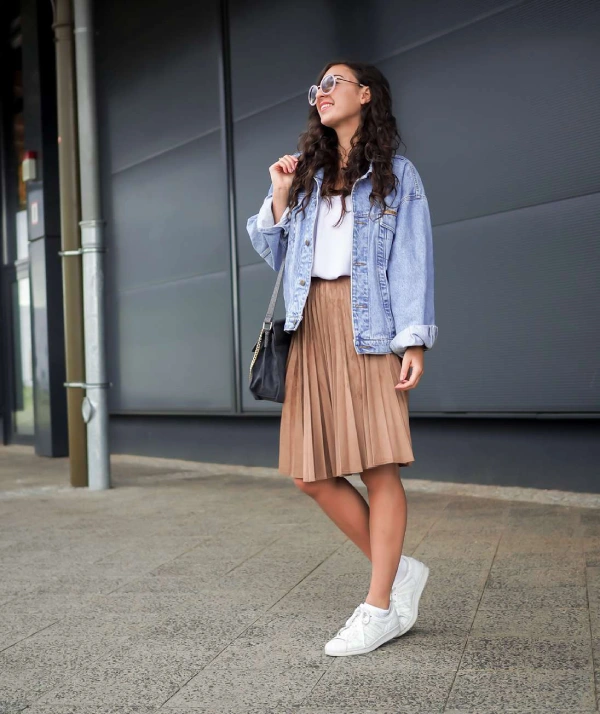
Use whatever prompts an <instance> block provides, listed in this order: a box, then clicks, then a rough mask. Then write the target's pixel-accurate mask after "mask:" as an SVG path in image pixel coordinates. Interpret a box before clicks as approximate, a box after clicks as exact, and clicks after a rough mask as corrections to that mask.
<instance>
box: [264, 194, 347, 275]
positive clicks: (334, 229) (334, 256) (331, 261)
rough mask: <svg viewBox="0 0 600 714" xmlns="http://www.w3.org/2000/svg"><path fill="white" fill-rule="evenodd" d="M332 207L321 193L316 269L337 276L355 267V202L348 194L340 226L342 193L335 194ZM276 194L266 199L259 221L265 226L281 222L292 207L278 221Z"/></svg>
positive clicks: (345, 273)
mask: <svg viewBox="0 0 600 714" xmlns="http://www.w3.org/2000/svg"><path fill="white" fill-rule="evenodd" d="M330 198H331V208H330V207H329V204H328V202H327V199H325V198H323V196H319V210H318V215H317V222H316V227H315V245H314V257H313V268H312V273H311V275H313V276H314V277H317V278H325V279H326V280H335V278H339V277H340V276H341V275H350V274H351V270H352V233H353V231H354V214H353V212H352V205H351V203H350V201H349V200H348V199H349V198H350V197H349V196H346V208H347V213H346V215H345V216H344V220H343V221H342V222H341V223H340V225H339V226H336V225H335V224H336V223H337V222H338V220H339V218H340V214H341V212H342V196H331V197H330ZM272 205H273V198H272V197H271V196H269V197H268V198H266V199H265V201H264V203H263V205H262V207H261V209H260V212H259V217H258V221H259V224H260V225H261V226H263V227H264V228H270V227H273V226H274V225H280V224H281V223H282V221H283V220H284V219H285V217H286V216H287V213H288V211H289V209H288V208H286V209H285V211H284V212H283V215H282V216H281V218H280V219H279V223H277V224H275V219H274V218H273V209H272Z"/></svg>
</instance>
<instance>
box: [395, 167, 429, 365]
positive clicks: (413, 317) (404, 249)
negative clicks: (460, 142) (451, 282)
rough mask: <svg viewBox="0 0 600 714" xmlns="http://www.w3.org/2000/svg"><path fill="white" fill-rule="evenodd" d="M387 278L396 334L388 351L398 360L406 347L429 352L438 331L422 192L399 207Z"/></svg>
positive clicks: (427, 209) (425, 212)
mask: <svg viewBox="0 0 600 714" xmlns="http://www.w3.org/2000/svg"><path fill="white" fill-rule="evenodd" d="M419 184H420V181H419V182H418V184H417V185H419ZM387 274H388V281H389V284H390V301H391V308H392V315H393V318H394V326H395V332H396V334H395V336H394V338H393V339H392V341H391V343H390V349H391V350H392V352H395V353H396V354H397V355H399V356H400V357H403V356H404V353H405V352H406V350H407V348H408V347H415V346H422V347H423V348H424V349H425V350H429V349H431V348H432V347H433V344H434V342H435V341H436V339H437V334H438V328H437V325H435V310H434V295H433V282H434V265H433V237H432V227H431V217H430V215H429V204H428V201H427V197H426V196H425V193H424V192H423V191H417V192H413V193H411V194H409V195H408V196H406V197H405V198H404V199H403V200H402V201H401V203H400V205H399V206H398V214H397V217H396V231H395V234H394V237H393V239H392V246H391V249H390V257H389V262H388V268H387Z"/></svg>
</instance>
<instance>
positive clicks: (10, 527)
mask: <svg viewBox="0 0 600 714" xmlns="http://www.w3.org/2000/svg"><path fill="white" fill-rule="evenodd" d="M165 463H166V465H161V462H159V461H156V462H155V463H154V464H153V465H148V464H147V463H133V464H132V463H127V462H124V461H119V460H117V461H114V462H113V469H114V470H113V476H114V480H115V483H116V485H118V488H115V489H113V490H111V491H108V492H102V493H93V492H88V491H87V490H74V489H70V488H69V487H68V464H67V461H66V460H65V459H58V460H57V459H54V460H50V459H40V458H37V457H35V456H33V455H31V454H30V453H29V452H27V451H26V450H23V449H21V450H19V449H11V448H4V449H1V448H0V714H13V713H15V712H19V711H25V712H27V713H28V714H109V713H110V714H130V713H131V714H133V713H135V714H150V713H151V712H156V711H160V712H163V713H164V714H178V713H181V714H192V713H196V714H200V712H203V713H208V712H210V713H211V714H212V713H213V712H214V713H215V714H219V713H222V712H235V713H236V714H239V713H245V712H255V713H259V712H260V713H261V714H263V713H264V714H270V713H275V712H277V713H278V714H279V713H282V714H286V713H287V712H290V713H292V712H293V713H294V714H313V713H317V712H318V713H319V714H321V713H326V714H338V713H339V714H342V712H343V714H359V713H360V714H369V713H370V712H386V713H388V712H389V713H390V714H391V713H396V712H398V713H402V712H427V713H430V712H447V713H453V714H466V713H467V712H473V713H477V714H490V713H491V712H513V713H514V714H517V713H523V714H524V713H525V712H531V713H533V712H536V713H537V712H540V713H542V712H543V713H544V714H548V713H549V712H552V713H554V712H569V714H584V713H587V712H592V711H596V710H597V701H596V692H595V684H594V674H595V675H596V684H597V685H600V510H598V509H591V508H590V509H586V508H575V507H570V506H559V505H540V504H538V503H525V502H511V501H507V500H495V499H485V498H469V497H466V496H462V495H461V496H452V495H448V494H447V493H446V494H436V493H414V492H409V528H408V533H407V539H406V545H405V552H406V553H407V554H412V555H415V556H416V557H419V558H420V559H422V560H424V561H425V562H427V564H428V565H429V566H430V569H431V576H430V580H429V583H428V586H427V588H426V590H425V593H424V595H423V598H422V600H421V608H420V617H419V620H418V622H417V624H416V626H415V627H414V628H413V630H412V631H411V632H410V633H408V634H407V635H405V636H404V637H401V638H399V639H396V640H394V641H392V642H391V643H388V644H386V645H384V646H383V647H381V648H379V649H378V650H375V651H374V652H372V653H370V654H367V655H361V656H356V657H345V658H330V657H327V655H325V654H324V653H323V645H324V644H325V642H326V641H327V640H328V639H329V638H330V637H331V636H333V634H335V632H336V631H337V629H338V628H339V627H340V626H341V625H342V624H343V622H344V621H345V620H346V618H347V617H348V616H349V615H350V614H351V612H352V610H353V609H354V607H355V606H356V605H357V604H358V602H360V601H361V600H362V599H364V596H365V595H366V592H367V589H368V575H369V564H368V561H367V560H366V558H365V557H364V556H363V555H362V554H361V553H360V552H359V551H358V549H357V548H356V547H355V546H354V545H353V544H352V543H351V542H349V541H348V540H346V539H345V538H344V536H343V535H342V534H341V533H340V532H339V531H338V530H337V529H336V528H335V526H334V525H333V524H332V523H330V522H329V520H328V519H327V518H326V517H325V516H324V514H322V513H321V511H320V510H319V509H318V507H317V506H316V505H315V504H314V503H313V502H312V501H310V499H308V498H307V497H306V496H304V495H303V494H301V493H300V492H299V491H297V490H296V489H294V488H293V486H292V484H291V483H290V482H289V480H288V479H287V478H286V477H281V476H276V477H274V478H269V477H264V478H263V477H250V476H247V475H245V476H244V475H241V474H240V473H239V472H235V469H234V470H233V473H229V474H227V473H217V474H215V473H212V474H211V473H210V472H207V471H204V472H202V471H198V470H194V469H190V470H186V469H185V467H178V468H175V467H173V466H172V465H169V462H165ZM595 669H596V671H595Z"/></svg>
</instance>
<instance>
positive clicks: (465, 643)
mask: <svg viewBox="0 0 600 714" xmlns="http://www.w3.org/2000/svg"><path fill="white" fill-rule="evenodd" d="M505 520H506V518H505ZM505 528H506V523H505V524H504V528H503V529H502V531H501V533H500V536H499V537H498V542H497V543H496V548H495V550H494V555H493V556H492V560H491V562H490V565H489V568H488V573H487V577H486V579H485V583H484V584H483V587H482V588H481V594H480V595H479V600H478V602H477V607H476V608H475V612H474V614H473V619H472V620H471V624H470V626H469V631H468V632H467V636H466V637H465V642H464V645H463V648H462V652H461V653H460V659H459V660H458V664H457V665H456V671H455V672H454V677H453V678H452V682H451V684H450V687H449V689H448V696H447V697H446V701H445V702H444V709H443V711H445V710H446V708H447V707H448V702H449V701H450V697H451V696H452V690H453V689H454V685H455V683H456V678H457V677H458V673H459V672H460V666H461V664H462V661H463V658H464V656H465V651H466V649H467V646H468V644H469V637H470V635H471V632H472V630H473V624H474V623H475V619H476V618H477V613H478V612H479V606H480V605H481V601H482V600H483V594H484V593H485V589H486V587H487V584H488V582H489V579H490V575H491V572H492V568H493V566H494V561H495V560H496V556H497V555H498V549H499V548H500V542H501V541H502V538H503V536H504V533H505Z"/></svg>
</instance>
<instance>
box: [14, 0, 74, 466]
mask: <svg viewBox="0 0 600 714" xmlns="http://www.w3.org/2000/svg"><path fill="white" fill-rule="evenodd" d="M21 26H22V30H23V87H24V116H25V122H24V123H25V146H26V148H27V149H28V150H33V151H36V152H37V155H38V175H37V178H36V180H35V181H32V182H29V184H28V189H27V194H28V195H27V204H28V221H29V259H30V283H31V329H32V343H33V379H34V409H35V450H36V453H37V454H38V455H40V456H67V455H68V453H69V448H68V438H67V402H66V395H65V388H64V386H63V382H64V380H65V350H64V319H63V305H62V294H63V290H62V266H61V259H60V257H59V254H58V253H59V251H60V248H61V239H60V202H59V176H58V147H57V141H56V137H57V134H58V131H57V123H56V76H55V59H54V42H53V32H52V6H51V3H49V2H40V1H39V0H22V1H21Z"/></svg>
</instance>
